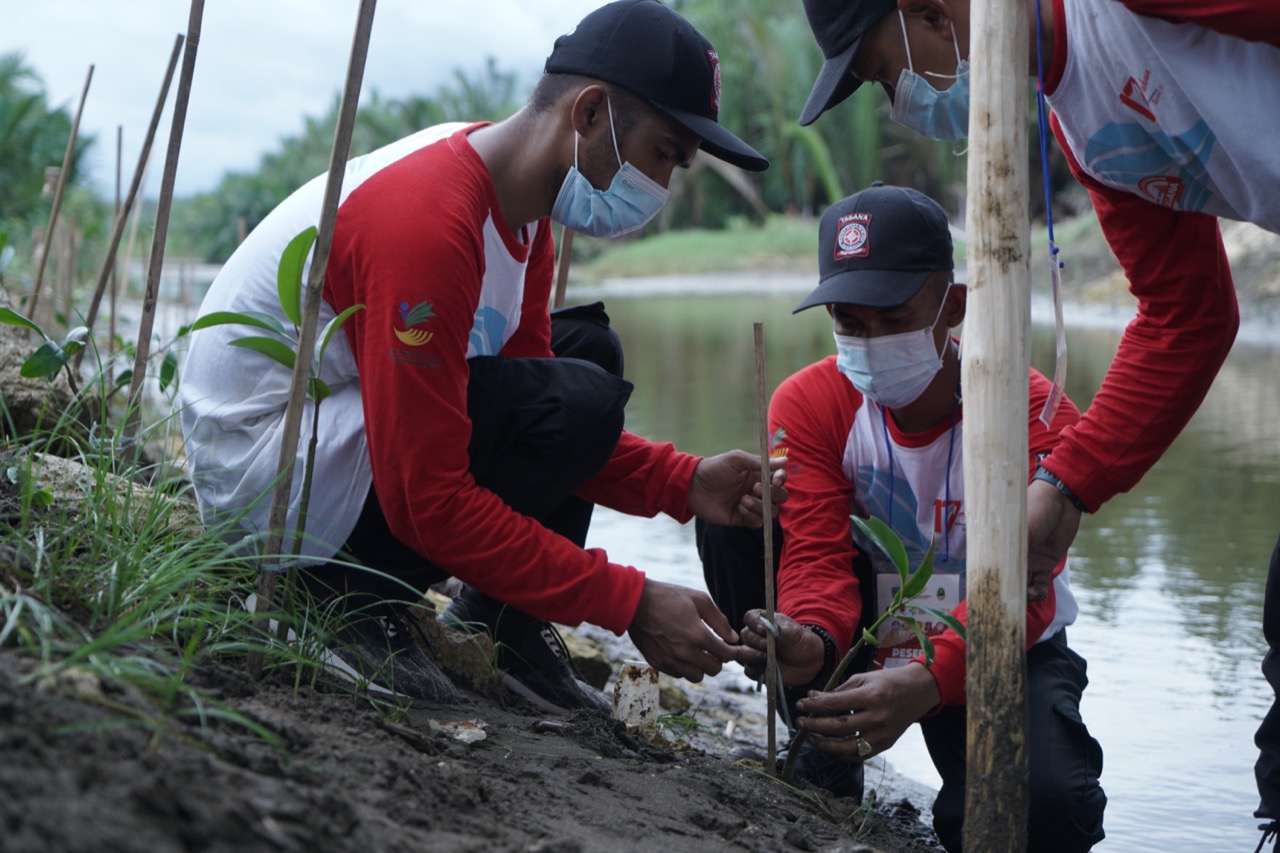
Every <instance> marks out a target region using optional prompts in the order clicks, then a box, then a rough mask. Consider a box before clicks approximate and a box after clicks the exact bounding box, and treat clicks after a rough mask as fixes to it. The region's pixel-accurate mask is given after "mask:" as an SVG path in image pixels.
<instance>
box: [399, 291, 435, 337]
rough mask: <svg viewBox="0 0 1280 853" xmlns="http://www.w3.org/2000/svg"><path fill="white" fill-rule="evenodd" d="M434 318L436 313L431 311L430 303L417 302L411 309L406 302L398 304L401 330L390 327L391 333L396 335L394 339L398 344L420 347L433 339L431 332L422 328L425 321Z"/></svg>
mask: <svg viewBox="0 0 1280 853" xmlns="http://www.w3.org/2000/svg"><path fill="white" fill-rule="evenodd" d="M434 316H436V312H434V311H432V310H431V303H429V302H419V303H418V304H417V305H415V306H413V307H412V308H410V307H409V303H408V302H401V303H400V323H401V325H402V326H404V328H403V329H397V328H395V327H394V326H392V328H391V331H393V332H395V333H396V337H397V338H399V339H400V343H402V344H408V345H409V346H411V347H420V346H422V345H423V344H425V343H426V342H427V341H429V340H431V339H432V338H433V337H435V334H434V333H433V332H428V331H427V330H426V329H424V328H419V327H421V326H425V325H426V324H427V321H428V320H430V319H431V318H432V317H434Z"/></svg>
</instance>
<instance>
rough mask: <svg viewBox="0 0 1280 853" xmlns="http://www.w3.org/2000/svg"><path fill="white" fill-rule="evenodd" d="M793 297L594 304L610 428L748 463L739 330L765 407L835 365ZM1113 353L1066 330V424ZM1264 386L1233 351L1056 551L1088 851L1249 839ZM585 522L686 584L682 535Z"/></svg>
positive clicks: (1273, 488) (1245, 352)
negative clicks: (1091, 843)
mask: <svg viewBox="0 0 1280 853" xmlns="http://www.w3.org/2000/svg"><path fill="white" fill-rule="evenodd" d="M800 295H801V294H799V293H790V294H786V295H782V296H761V295H741V294H724V295H715V296H671V295H663V296H654V297H646V298H628V299H622V298H618V297H610V301H609V307H610V311H611V315H612V317H613V318H614V325H615V327H616V328H617V329H618V332H619V334H620V335H621V336H622V339H623V342H624V345H625V347H626V351H627V374H628V376H627V378H628V379H631V380H632V381H633V382H635V383H636V390H635V393H634V395H633V397H632V401H631V404H630V406H629V408H628V415H627V416H628V427H629V428H630V429H631V430H633V431H634V432H637V433H639V434H641V435H645V436H648V437H651V438H655V439H662V440H670V441H674V442H675V443H676V445H677V446H678V447H680V448H681V449H684V450H688V451H690V452H694V453H700V454H711V453H716V452H719V451H722V450H725V449H728V448H731V447H742V448H746V449H755V448H756V447H757V446H758V432H757V430H758V426H757V421H756V413H755V394H754V389H755V378H754V369H755V367H754V365H755V361H754V350H753V335H752V323H753V322H754V321H757V320H763V321H765V324H766V325H765V339H766V347H767V354H768V377H767V382H768V387H769V389H770V390H772V389H773V388H775V387H776V386H777V385H778V383H779V382H780V381H781V380H782V379H784V378H785V377H786V376H788V375H789V374H791V373H792V372H794V371H795V370H798V369H799V368H801V367H803V366H805V365H807V364H810V363H811V362H813V361H816V360H817V359H819V358H821V357H823V356H825V355H827V354H829V353H831V352H832V351H833V344H832V341H831V324H830V321H829V319H828V318H827V317H826V315H825V313H824V312H822V311H821V310H811V311H806V312H804V313H802V314H799V315H795V316H792V315H791V314H790V309H791V307H792V306H793V305H794V304H795V303H796V302H797V301H798V300H799V297H800ZM1069 316H1070V312H1069ZM1119 335H1120V332H1119V329H1118V328H1117V329H1107V328H1101V329H1089V328H1084V329H1070V330H1069V331H1068V344H1069V347H1070V359H1071V361H1070V371H1069V376H1068V383H1067V393H1068V394H1069V395H1070V396H1071V397H1072V399H1073V400H1074V401H1075V402H1076V403H1077V405H1079V406H1080V407H1081V408H1082V409H1083V408H1085V407H1086V406H1087V405H1088V403H1089V401H1090V400H1091V398H1092V396H1093V393H1094V391H1095V390H1096V389H1097V387H1098V384H1099V383H1100V382H1101V379H1102V376H1103V374H1104V373H1105V372H1106V369H1107V367H1108V365H1109V364H1110V362H1111V359H1112V357H1113V355H1114V353H1115V350H1116V347H1117V344H1118V341H1119ZM1052 360H1053V335H1052V330H1051V329H1048V328H1037V329H1036V330H1035V334H1034V336H1033V345H1032V361H1033V364H1035V365H1036V366H1037V367H1039V368H1040V369H1041V370H1042V371H1044V372H1046V373H1051V370H1052ZM1277 376H1280V352H1277V351H1276V350H1274V349H1265V348H1257V347H1250V346H1245V345H1243V344H1237V346H1236V349H1235V351H1233V353H1232V355H1231V357H1230V359H1229V360H1228V363H1227V365H1226V366H1225V367H1224V369H1223V371H1222V372H1221V374H1220V375H1219V377H1218V379H1217V381H1216V382H1215V384H1214V386H1213V389H1212V390H1211V391H1210V393H1209V395H1208V398H1207V399H1206V400H1205V402H1204V404H1203V405H1202V406H1201V408H1200V410H1199V411H1198V413H1197V414H1196V416H1195V417H1194V418H1193V419H1192V421H1191V423H1190V424H1189V425H1188V427H1187V428H1186V430H1185V431H1184V433H1183V434H1182V435H1181V436H1180V437H1179V439H1178V440H1177V442H1176V443H1175V444H1174V446H1173V448H1172V449H1171V450H1170V451H1169V453H1168V454H1166V456H1165V457H1164V458H1163V459H1162V460H1161V461H1160V463H1158V464H1157V465H1156V467H1155V468H1154V469H1153V470H1152V471H1151V472H1150V473H1149V474H1148V475H1147V477H1146V478H1145V479H1144V480H1143V482H1142V483H1141V484H1140V485H1139V486H1138V487H1137V488H1136V489H1135V490H1134V491H1133V492H1132V493H1130V494H1126V495H1121V496H1119V497H1117V498H1115V499H1114V500H1112V501H1111V502H1110V503H1109V504H1108V505H1107V506H1105V507H1104V508H1103V509H1102V511H1100V512H1099V513H1097V514H1096V515H1094V516H1091V517H1089V518H1088V519H1086V521H1085V524H1084V525H1083V527H1082V529H1081V532H1080V535H1079V537H1078V538H1077V540H1076V543H1075V545H1074V546H1073V549H1072V560H1073V564H1072V577H1073V586H1074V587H1075V589H1076V593H1077V596H1078V598H1079V599H1080V603H1081V607H1082V614H1081V618H1080V620H1079V622H1078V623H1077V625H1076V626H1074V627H1073V628H1072V629H1071V640H1072V643H1073V645H1075V646H1076V647H1077V648H1079V649H1080V650H1081V651H1082V653H1083V654H1084V655H1085V656H1086V657H1087V658H1088V659H1089V661H1090V678H1091V681H1092V684H1091V687H1090V690H1089V692H1088V694H1087V696H1086V701H1085V708H1084V711H1085V715H1086V718H1087V720H1088V722H1089V724H1090V726H1091V728H1092V729H1093V730H1094V733H1095V735H1096V736H1097V737H1098V738H1099V740H1100V741H1102V743H1103V746H1104V749H1105V750H1106V756H1107V757H1106V769H1105V772H1104V775H1103V784H1104V787H1105V788H1106V789H1107V792H1108V795H1109V797H1110V798H1111V805H1110V807H1109V809H1108V815H1107V827H1108V834H1109V836H1110V837H1109V838H1108V840H1107V841H1105V842H1103V844H1102V845H1100V846H1099V848H1098V849H1099V850H1100V851H1116V853H1118V851H1147V850H1152V849H1162V850H1186V851H1192V850H1195V851H1200V850H1206V849H1224V850H1225V849H1245V848H1246V846H1248V845H1252V844H1255V843H1256V841H1257V834H1256V833H1255V832H1254V830H1253V826H1254V821H1253V820H1252V819H1251V818H1250V817H1249V815H1250V814H1251V812H1252V810H1253V808H1254V806H1255V805H1256V802H1257V795H1256V792H1255V789H1254V786H1253V776H1252V768H1253V761H1254V758H1255V756H1256V753H1255V752H1254V750H1253V745H1252V736H1253V730H1254V728H1256V725H1257V720H1258V719H1260V718H1261V716H1262V714H1263V712H1264V711H1265V709H1266V707H1267V705H1268V704H1269V700H1270V696H1269V694H1268V692H1267V689H1266V686H1265V683H1264V682H1263V681H1262V678H1261V676H1260V674H1259V671H1258V664H1259V662H1260V660H1261V656H1262V652H1263V650H1264V643H1263V640H1262V636H1261V631H1260V628H1259V625H1260V621H1261V606H1262V592H1263V586H1264V583H1265V578H1266V566H1267V562H1268V560H1269V557H1270V553H1271V549H1272V547H1273V546H1274V544H1275V540H1276V535H1277V533H1280V512H1278V511H1277V506H1280V386H1278V383H1277V382H1276V377H1277ZM602 521H603V524H602V526H601V529H600V531H599V532H596V531H593V536H596V537H598V536H603V537H604V538H603V539H601V538H596V543H597V544H602V545H605V546H606V547H608V548H609V549H610V551H611V553H614V554H615V555H616V556H618V557H619V558H620V559H625V560H627V561H630V562H634V563H635V564H637V565H639V566H640V567H641V568H643V569H645V570H646V571H650V572H652V573H653V574H655V575H657V576H659V577H666V578H668V579H672V580H679V581H681V582H684V583H690V584H699V583H700V573H699V570H698V567H697V564H696V555H695V554H694V553H693V546H692V536H691V532H690V531H688V530H687V529H686V528H679V527H677V526H675V525H670V526H669V527H664V528H661V529H660V532H658V533H656V534H655V531H654V528H653V527H652V526H651V525H652V524H653V522H645V523H644V524H643V525H641V526H637V527H631V526H629V522H628V521H627V520H626V519H622V518H621V517H619V518H612V517H609V516H606V518H605V519H602ZM644 525H649V526H644ZM659 543H661V545H659ZM628 549H631V550H630V551H629V552H628ZM655 549H656V550H655ZM641 556H643V558H644V559H641ZM913 731H914V730H913ZM913 750H915V752H913ZM894 752H895V753H897V755H896V760H895V764H898V763H901V762H912V763H914V764H915V765H916V768H915V769H916V770H918V771H919V772H918V774H917V775H919V776H920V777H921V778H922V779H923V780H924V781H930V779H929V774H930V773H931V770H930V769H929V768H928V767H927V759H926V758H925V757H924V753H923V750H922V749H919V748H918V746H917V747H913V746H911V745H910V744H909V743H907V742H905V741H904V742H903V743H900V744H899V745H898V747H895V750H894ZM893 759H894V756H891V760H893ZM1248 849H1252V847H1251V846H1249V847H1248Z"/></svg>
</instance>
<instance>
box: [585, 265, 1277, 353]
mask: <svg viewBox="0 0 1280 853" xmlns="http://www.w3.org/2000/svg"><path fill="white" fill-rule="evenodd" d="M815 279H816V273H795V272H790V271H786V270H757V271H754V272H751V273H749V274H744V273H742V272H720V273H693V274H688V275H660V276H637V277H633V278H611V279H605V280H604V281H602V282H600V283H598V284H576V285H575V284H570V285H569V287H568V288H567V289H566V291H565V303H566V304H574V303H575V302H592V301H595V300H597V299H605V298H609V299H641V298H648V297H654V296H730V295H750V296H766V297H767V296H782V295H786V294H795V295H797V296H803V295H804V294H806V293H808V292H809V291H810V290H812V289H813V288H814V286H815V284H814V282H815ZM1082 289H1084V288H1082ZM1089 289H1090V290H1114V288H1109V287H1102V286H1099V287H1097V288H1089ZM1075 290H1076V289H1074V288H1073V289H1072V292H1069V293H1067V294H1066V295H1064V298H1063V303H1062V311H1063V322H1064V324H1065V325H1066V327H1067V328H1081V329H1114V330H1116V331H1123V329H1124V328H1125V327H1126V326H1127V325H1128V324H1129V322H1130V321H1131V320H1132V319H1133V318H1134V316H1135V315H1136V313H1137V303H1136V301H1134V299H1133V297H1132V296H1130V295H1129V294H1128V292H1127V291H1125V290H1119V291H1116V292H1113V293H1112V295H1111V297H1110V298H1101V297H1094V298H1079V297H1078V295H1077V294H1076V293H1075ZM1240 313H1241V319H1240V330H1239V332H1237V334H1236V343H1237V344H1244V345H1247V346H1254V347H1260V348H1266V349H1274V348H1280V335H1277V334H1276V333H1277V331H1278V330H1280V316H1276V315H1274V314H1272V313H1269V312H1265V311H1264V310H1263V309H1262V308H1261V307H1260V306H1258V307H1256V308H1255V309H1254V310H1253V311H1252V312H1251V311H1250V310H1249V306H1245V305H1241V311H1240ZM1053 318H1054V309H1053V300H1052V297H1050V296H1049V295H1048V294H1039V293H1033V294H1032V296H1031V325H1032V326H1052V325H1053ZM960 328H961V329H963V326H961V327H960ZM962 334H963V333H962Z"/></svg>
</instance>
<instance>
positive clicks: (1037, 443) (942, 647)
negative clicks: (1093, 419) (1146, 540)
mask: <svg viewBox="0 0 1280 853" xmlns="http://www.w3.org/2000/svg"><path fill="white" fill-rule="evenodd" d="M1052 387H1053V383H1051V382H1050V381H1049V380H1048V379H1046V378H1045V377H1044V376H1042V375H1041V374H1040V373H1039V372H1037V371H1035V370H1032V371H1031V388H1030V405H1029V406H1028V410H1027V412H1028V414H1027V445H1028V448H1029V457H1028V459H1027V482H1028V483H1029V482H1031V475H1032V474H1034V473H1035V470H1036V466H1037V465H1039V460H1040V458H1041V457H1043V456H1044V455H1045V454H1047V453H1049V452H1050V451H1051V450H1053V448H1054V446H1055V445H1056V444H1057V443H1058V439H1059V436H1060V435H1061V433H1062V431H1063V430H1064V429H1066V428H1067V427H1069V426H1071V425H1072V424H1074V423H1076V421H1078V420H1079V419H1080V411H1079V410H1078V409H1077V408H1076V406H1075V404H1074V403H1072V402H1071V401H1070V400H1068V399H1067V398H1066V396H1063V398H1062V402H1061V403H1060V404H1059V405H1058V411H1057V413H1056V414H1055V415H1054V416H1053V423H1052V424H1051V425H1050V426H1049V427H1048V428H1046V427H1045V425H1044V424H1043V423H1041V422H1040V410H1041V409H1042V408H1044V401H1045V400H1046V399H1048V397H1049V389H1050V388H1052ZM1066 563H1067V558H1066V557H1063V558H1062V562H1060V563H1058V565H1057V566H1056V567H1055V568H1054V570H1053V575H1054V577H1057V576H1058V575H1059V574H1061V572H1062V568H1063V566H1065V565H1066ZM967 603H968V602H967V601H962V602H960V604H959V605H957V606H956V608H955V610H953V611H952V614H953V615H954V616H955V617H956V618H957V619H959V620H960V622H961V623H962V624H964V625H968V624H969V622H968V609H967V607H966V605H967ZM1057 609H1058V603H1057V596H1056V595H1055V591H1054V587H1053V585H1052V584H1050V586H1049V595H1048V597H1047V598H1045V599H1043V600H1041V601H1033V602H1030V603H1028V604H1027V636H1026V639H1027V648H1028V649H1029V648H1031V647H1032V646H1033V645H1035V643H1036V641H1037V640H1039V639H1040V637H1041V636H1042V635H1043V634H1044V632H1045V630H1046V629H1047V628H1048V627H1049V625H1050V624H1052V622H1053V619H1054V616H1055V615H1056V614H1057ZM913 662H915V663H923V662H924V658H923V657H921V658H917V659H916V661H913ZM930 672H931V673H933V679H934V681H935V682H937V685H938V694H939V695H940V696H941V697H942V701H941V703H940V705H939V707H941V706H943V705H963V704H964V702H965V695H966V694H965V674H966V672H967V669H966V667H965V644H964V640H962V639H960V635H959V634H957V633H956V632H954V631H952V630H951V629H950V628H948V629H947V630H945V631H943V632H942V633H941V634H939V635H938V636H936V637H934V638H933V666H932V667H931V668H930Z"/></svg>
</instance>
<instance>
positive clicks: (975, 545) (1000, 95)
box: [961, 0, 1031, 853]
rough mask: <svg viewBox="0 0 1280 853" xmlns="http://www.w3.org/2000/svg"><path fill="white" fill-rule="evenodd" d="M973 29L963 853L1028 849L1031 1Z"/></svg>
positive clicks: (994, 5)
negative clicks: (1027, 114) (1028, 376)
mask: <svg viewBox="0 0 1280 853" xmlns="http://www.w3.org/2000/svg"><path fill="white" fill-rule="evenodd" d="M971 9H972V18H971V21H970V27H969V58H970V61H971V63H972V72H971V73H972V75H973V79H972V81H971V87H970V90H971V95H970V108H969V167H968V176H967V180H968V200H967V211H968V212H967V216H966V220H967V223H968V225H967V228H966V232H967V236H968V247H967V248H968V258H969V270H968V272H969V276H968V277H969V281H968V284H969V308H968V312H967V314H966V319H965V330H964V358H963V359H962V360H961V364H962V379H961V381H962V383H963V387H964V395H965V400H964V437H963V449H964V479H965V503H966V505H967V506H966V510H965V511H966V515H967V520H968V531H969V533H968V543H967V546H966V550H967V557H966V559H967V570H968V583H967V586H968V590H967V594H968V609H969V625H968V652H967V661H968V688H967V689H968V770H967V778H966V791H965V821H964V849H965V851H966V853H1008V851H1010V850H1024V849H1026V844H1027V780H1026V776H1027V672H1026V618H1027V599H1026V595H1027V453H1028V450H1027V407H1028V405H1029V402H1028V389H1027V374H1028V370H1029V369H1030V359H1031V348H1030V335H1029V329H1030V325H1031V301H1030V297H1029V289H1030V288H1029V282H1030V279H1031V268H1030V257H1031V251H1030V227H1031V226H1030V221H1029V219H1028V213H1027V198H1028V197H1029V196H1028V192H1029V191H1028V185H1027V130H1026V129H1027V121H1026V109H1027V87H1026V80H1027V56H1028V44H1027V4H1026V3H1023V2H1009V0H974V2H973V4H972V6H971Z"/></svg>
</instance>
